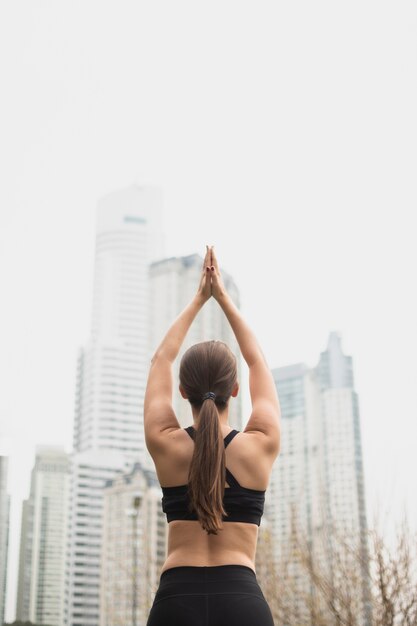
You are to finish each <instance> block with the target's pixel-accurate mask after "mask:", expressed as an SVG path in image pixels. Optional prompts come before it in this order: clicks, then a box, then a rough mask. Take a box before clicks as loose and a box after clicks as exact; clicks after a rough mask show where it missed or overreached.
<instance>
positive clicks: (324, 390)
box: [266, 332, 371, 626]
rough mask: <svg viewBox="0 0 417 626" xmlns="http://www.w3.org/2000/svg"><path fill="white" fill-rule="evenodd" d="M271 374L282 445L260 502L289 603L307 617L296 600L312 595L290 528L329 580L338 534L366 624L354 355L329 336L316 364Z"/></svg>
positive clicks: (364, 531)
mask: <svg viewBox="0 0 417 626" xmlns="http://www.w3.org/2000/svg"><path fill="white" fill-rule="evenodd" d="M272 373H273V376H274V379H275V381H276V385H277V390H278V394H279V398H280V405H281V412H282V446H281V451H280V455H279V457H278V459H277V461H276V463H275V464H274V467H273V473H272V477H271V486H270V490H269V492H268V494H267V500H266V511H267V512H268V518H269V520H270V524H271V528H272V534H273V538H274V541H273V545H274V546H275V557H276V560H277V562H279V563H281V564H282V563H284V562H285V563H286V568H287V569H286V575H287V576H288V578H291V581H292V584H293V594H292V601H293V602H295V603H297V602H298V600H297V598H298V599H299V602H300V619H301V617H302V618H303V619H306V616H305V615H302V613H301V611H302V607H301V603H302V602H304V599H305V598H306V597H308V595H309V594H310V593H313V592H314V590H313V588H310V583H309V580H310V579H309V578H308V576H307V575H306V570H305V569H304V568H303V566H302V565H301V564H300V562H299V560H298V559H297V558H295V556H294V554H293V553H291V550H292V547H293V544H292V541H291V531H292V530H293V529H294V527H295V528H297V530H298V531H301V533H302V536H303V541H305V542H306V543H305V545H306V546H307V547H308V549H309V550H310V551H311V552H310V553H311V554H312V555H313V561H314V563H315V566H316V567H318V568H320V569H321V571H322V572H323V573H324V575H325V576H327V579H328V580H329V581H331V580H332V577H333V576H334V575H336V574H335V573H334V572H333V569H334V568H335V564H336V560H337V558H338V557H337V551H338V550H339V548H340V545H341V544H340V543H338V539H337V537H339V538H342V540H343V541H347V542H348V543H349V545H350V546H351V547H352V548H353V549H356V551H357V552H356V554H357V556H356V570H355V572H354V574H352V576H355V577H356V576H357V594H356V598H357V606H356V613H355V614H356V615H357V616H359V615H360V620H361V622H360V623H361V624H363V625H364V626H368V625H370V623H371V615H370V608H369V569H368V565H367V564H368V560H369V553H368V544H367V522H366V508H365V494H364V476H363V464H362V446H361V434H360V420H359V408H358V396H357V393H356V391H355V389H354V384H353V368H352V358H351V357H350V356H346V355H344V354H343V351H342V348H341V337H340V335H339V334H338V333H336V332H333V333H331V334H330V336H329V341H328V346H327V349H326V350H325V351H324V352H322V353H321V356H320V359H319V362H318V364H317V366H316V367H314V368H308V367H307V366H306V365H305V364H303V363H297V364H294V365H289V366H286V367H279V368H276V369H274V370H273V371H272ZM358 556H359V557H360V558H359V559H358ZM359 563H361V565H360V567H359V572H358V571H357V570H358V564H359ZM354 567H355V564H352V568H354ZM339 574H340V572H339Z"/></svg>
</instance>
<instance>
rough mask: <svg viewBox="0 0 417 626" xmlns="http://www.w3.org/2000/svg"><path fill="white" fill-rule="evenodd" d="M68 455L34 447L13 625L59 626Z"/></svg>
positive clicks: (62, 608) (58, 450) (57, 448)
mask: <svg viewBox="0 0 417 626" xmlns="http://www.w3.org/2000/svg"><path fill="white" fill-rule="evenodd" d="M68 488H69V455H68V453H67V452H65V450H64V449H63V448H62V447H59V446H37V448H36V458H35V465H34V467H33V470H32V476H31V484H30V495H29V498H28V499H27V500H24V501H23V506H22V525H21V538H20V556H19V577H18V590H17V603H16V619H18V620H21V621H27V620H29V621H31V622H34V623H35V622H36V623H39V624H48V626H62V624H63V619H64V565H65V551H66V540H67V519H68Z"/></svg>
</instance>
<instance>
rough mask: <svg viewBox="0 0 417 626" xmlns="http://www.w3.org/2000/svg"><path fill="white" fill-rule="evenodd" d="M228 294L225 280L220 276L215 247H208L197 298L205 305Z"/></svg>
mask: <svg viewBox="0 0 417 626" xmlns="http://www.w3.org/2000/svg"><path fill="white" fill-rule="evenodd" d="M225 294H226V289H225V287H224V285H223V280H222V278H221V276H220V271H219V265H218V262H217V257H216V254H215V252H214V246H206V256H205V257H204V262H203V269H202V273H201V279H200V284H199V286H198V291H197V296H198V298H199V299H201V300H202V302H203V303H205V302H206V301H207V300H209V299H210V298H211V296H213V298H215V299H216V300H217V301H218V300H219V298H220V297H221V296H224V295H225Z"/></svg>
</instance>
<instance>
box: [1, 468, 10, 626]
mask: <svg viewBox="0 0 417 626" xmlns="http://www.w3.org/2000/svg"><path fill="white" fill-rule="evenodd" d="M8 461H9V459H8V457H7V456H0V624H3V622H4V612H5V608H6V579H7V555H8V552H9V518H10V495H9V494H8V493H7V472H8Z"/></svg>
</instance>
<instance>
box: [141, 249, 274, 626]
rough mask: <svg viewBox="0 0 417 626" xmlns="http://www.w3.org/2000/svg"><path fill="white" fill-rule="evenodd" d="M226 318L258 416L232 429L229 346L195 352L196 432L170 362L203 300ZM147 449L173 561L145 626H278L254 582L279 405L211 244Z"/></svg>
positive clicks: (163, 370)
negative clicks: (175, 388) (177, 400)
mask: <svg viewBox="0 0 417 626" xmlns="http://www.w3.org/2000/svg"><path fill="white" fill-rule="evenodd" d="M211 297H214V298H215V299H216V300H217V302H218V303H219V305H220V307H221V308H222V310H223V311H224V314H225V315H226V317H227V319H228V321H229V323H230V325H231V327H232V329H233V332H234V334H235V336H236V339H237V342H238V344H239V347H240V350H241V352H242V355H243V357H244V359H245V361H246V363H247V364H248V367H249V387H250V395H251V401H252V413H251V416H250V419H249V421H248V423H247V425H246V428H245V430H244V431H242V432H240V431H237V430H234V429H232V428H231V427H230V425H229V423H228V410H229V406H228V403H229V398H230V397H231V396H233V397H236V396H237V393H238V390H239V383H238V381H237V378H236V371H237V370H236V358H235V356H234V355H233V353H232V352H231V350H230V349H229V348H228V347H227V346H226V344H224V343H223V342H221V341H206V342H201V343H198V344H196V345H194V346H192V347H191V348H189V349H188V350H187V351H186V352H185V353H184V355H183V357H182V359H181V363H180V372H179V378H180V384H179V389H180V392H181V395H182V396H183V398H186V399H188V401H189V403H190V405H191V410H192V414H193V426H189V427H188V428H186V429H183V428H181V427H180V424H179V423H178V421H177V419H176V417H175V413H174V411H173V408H172V370H171V368H172V364H173V362H174V360H175V358H176V357H177V355H178V353H179V350H180V348H181V345H182V343H183V340H184V337H185V335H186V333H187V331H188V330H189V328H190V326H191V324H192V322H193V320H194V318H195V317H196V315H197V313H198V312H199V311H200V309H201V308H202V307H203V306H204V304H205V302H207V300H209V299H210V298H211ZM144 426H145V439H146V445H147V448H148V450H149V452H150V454H151V456H152V458H153V460H154V463H155V467H156V471H157V475H158V479H159V481H160V484H161V486H162V490H163V498H162V507H163V510H164V512H165V513H166V514H167V520H168V523H169V534H168V554H167V559H166V561H165V563H164V565H163V567H162V569H161V575H160V582H159V587H158V590H157V592H156V595H155V598H154V602H153V605H152V608H151V611H150V614H149V617H148V622H147V626H223V625H224V626H226V625H227V626H234V625H236V626H237V625H239V626H273V624H274V622H273V619H272V614H271V611H270V607H269V605H268V604H267V602H266V599H265V597H264V595H263V593H262V590H261V588H260V586H259V583H258V581H257V578H256V571H255V553H256V543H257V538H258V527H259V525H260V519H261V517H262V513H263V505H264V499H265V491H266V488H267V485H268V483H269V478H270V473H271V469H272V465H273V463H274V461H275V459H276V457H277V456H278V453H279V449H280V406H279V401H278V396H277V391H276V387H275V383H274V380H273V378H272V374H271V372H270V370H269V368H268V365H267V363H266V361H265V358H264V356H263V353H262V351H261V348H260V347H259V345H258V343H257V340H256V338H255V336H254V334H253V333H252V331H251V330H250V328H249V327H248V326H247V324H246V323H245V321H244V320H243V318H242V316H241V314H240V312H239V310H238V309H237V308H236V306H235V305H234V303H233V301H232V300H231V298H230V296H229V295H228V293H227V292H226V289H225V287H224V284H223V281H222V278H221V274H220V271H219V267H218V263H217V259H216V255H215V253H214V250H213V247H211V248H209V247H208V246H207V249H206V255H205V259H204V264H203V271H202V276H201V280H200V284H199V287H198V290H197V293H196V295H195V296H194V298H193V299H192V301H191V302H190V303H189V304H188V305H187V306H186V307H185V309H184V310H183V311H182V313H181V314H180V315H179V316H178V317H177V319H176V320H175V321H174V323H173V324H172V326H171V327H170V329H169V330H168V332H167V334H166V336H165V337H164V339H163V341H162V342H161V344H160V345H159V347H158V348H157V350H156V352H155V354H154V356H153V358H152V361H151V366H150V371H149V377H148V383H147V388H146V394H145V404H144Z"/></svg>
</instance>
